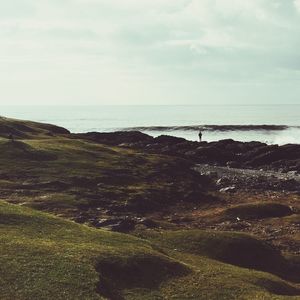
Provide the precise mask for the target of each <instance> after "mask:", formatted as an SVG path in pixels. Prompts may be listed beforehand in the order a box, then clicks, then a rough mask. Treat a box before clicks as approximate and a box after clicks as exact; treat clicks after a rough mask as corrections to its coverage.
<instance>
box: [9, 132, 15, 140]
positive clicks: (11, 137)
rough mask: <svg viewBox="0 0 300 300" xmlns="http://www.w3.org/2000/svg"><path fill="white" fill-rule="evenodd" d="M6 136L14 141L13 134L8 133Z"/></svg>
mask: <svg viewBox="0 0 300 300" xmlns="http://www.w3.org/2000/svg"><path fill="white" fill-rule="evenodd" d="M8 138H9V139H10V140H11V141H12V142H13V141H14V136H13V135H12V133H10V134H9V136H8Z"/></svg>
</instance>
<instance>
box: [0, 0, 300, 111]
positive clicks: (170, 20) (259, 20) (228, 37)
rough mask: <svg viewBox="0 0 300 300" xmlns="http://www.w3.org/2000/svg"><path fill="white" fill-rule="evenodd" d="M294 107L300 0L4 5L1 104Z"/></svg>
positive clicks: (299, 83) (28, 1)
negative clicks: (269, 105)
mask: <svg viewBox="0 0 300 300" xmlns="http://www.w3.org/2000/svg"><path fill="white" fill-rule="evenodd" d="M284 103H295V104H297V103H299V104H300V0H118V1H117V0H10V1H0V104H2V105H3V104H284Z"/></svg>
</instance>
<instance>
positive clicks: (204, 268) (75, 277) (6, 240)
mask: <svg viewBox="0 0 300 300" xmlns="http://www.w3.org/2000/svg"><path fill="white" fill-rule="evenodd" d="M9 134H13V136H14V140H11V139H9V138H8V135H9ZM136 134H137V133H135V135H136ZM129 135H130V134H129ZM96 137H98V135H97V134H96ZM131 137H132V138H134V136H131ZM94 138H95V134H92V137H91V136H88V138H85V135H82V136H81V135H70V134H69V133H68V131H66V130H65V129H63V128H60V127H57V126H52V125H48V124H40V123H35V122H28V121H20V120H13V119H6V118H0V152H1V156H0V253H1V255H0V299H1V300H2V299H3V300H11V299H17V300H27V299H30V300H31V299H72V300H73V299H112V300H122V299H149V300H150V299H151V300H152V299H180V300H181V299H300V287H299V282H300V278H299V274H300V272H299V257H298V256H295V257H291V256H287V255H283V254H282V253H281V252H280V251H278V250H277V249H275V248H273V247H272V246H271V245H269V244H268V243H265V242H264V241H262V240H260V239H258V238H255V237H253V236H251V235H247V234H241V233H236V232H223V231H219V232H217V231H211V230H191V229H189V228H188V227H185V229H184V230H183V229H182V228H181V227H180V224H179V225H176V223H175V224H174V223H172V222H173V221H174V220H175V221H176V218H177V219H178V213H179V212H188V213H189V212H190V211H192V212H197V211H198V212H199V211H202V210H203V212H204V215H205V209H206V208H208V209H213V210H216V211H217V212H218V213H217V214H216V215H213V218H216V219H217V220H220V222H223V220H224V221H226V222H227V221H228V220H231V219H236V217H237V216H239V217H242V218H245V219H246V217H247V218H248V219H249V220H250V219H252V218H253V215H255V216H256V215H257V214H258V213H260V214H261V217H262V218H264V222H271V221H270V220H271V219H270V218H271V217H280V216H282V217H283V218H282V219H280V220H282V222H284V223H286V224H294V223H295V222H298V221H297V220H298V219H297V215H290V214H291V213H292V212H289V211H288V212H285V210H286V209H288V208H289V206H279V205H277V204H276V203H271V204H269V205H261V204H259V203H253V204H252V205H250V204H249V205H244V204H243V205H239V204H236V205H233V206H231V207H230V208H229V209H228V208H225V207H223V205H224V203H225V202H224V199H220V198H219V195H216V193H215V192H214V190H213V185H211V181H210V180H209V179H208V178H207V177H205V176H201V175H199V174H198V173H197V172H196V171H194V170H193V169H192V167H193V165H192V164H191V162H189V161H187V160H184V159H180V158H178V157H171V156H165V155H156V154H146V153H144V152H143V151H142V150H133V149H130V148H125V147H117V146H113V145H112V144H111V143H110V144H107V145H104V144H101V143H99V140H97V139H96V138H95V141H94V140H93V139H94ZM106 138H109V139H111V138H112V136H110V135H109V136H108V137H107V136H106ZM122 138H123V135H122V133H118V139H120V140H122ZM126 138H127V137H126ZM110 142H111V141H110ZM220 207H221V209H220ZM282 210H283V213H282ZM278 211H279V212H280V213H278ZM149 215H150V217H154V219H155V222H156V223H155V226H144V227H143V226H140V227H139V226H136V227H135V230H133V229H131V230H128V231H126V232H130V233H131V234H123V233H116V232H110V231H105V230H101V229H96V228H95V227H97V224H99V223H101V222H103V220H104V222H105V220H106V219H109V218H120V217H122V218H135V219H143V218H144V217H145V216H146V217H148V216H149ZM207 216H209V214H208V215H207ZM168 218H170V220H171V221H170V222H166V221H165V220H166V219H168ZM72 220H74V221H76V222H77V223H75V222H73V221H72ZM172 220H173V221H172ZM150 221H151V220H150ZM164 222H165V223H164ZM150 223H151V222H150ZM152 225H153V224H152ZM270 226H272V225H270ZM153 227H154V228H155V229H153ZM167 228H169V229H170V228H171V229H173V231H170V230H166V229H167ZM178 229H180V230H178Z"/></svg>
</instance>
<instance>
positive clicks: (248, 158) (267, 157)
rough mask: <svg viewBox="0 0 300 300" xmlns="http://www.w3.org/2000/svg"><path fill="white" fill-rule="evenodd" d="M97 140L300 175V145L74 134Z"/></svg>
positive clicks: (201, 160)
mask: <svg viewBox="0 0 300 300" xmlns="http://www.w3.org/2000/svg"><path fill="white" fill-rule="evenodd" d="M73 136H74V137H80V138H84V139H88V140H92V141H93V142H97V143H103V144H108V145H115V146H122V147H129V148H134V149H139V150H143V151H146V152H148V153H155V154H164V155H171V156H177V157H181V158H185V159H188V160H190V161H192V162H194V163H195V164H205V163H206V164H210V165H217V166H228V167H233V168H245V169H257V170H260V169H263V170H272V171H278V172H283V173H288V172H291V173H294V174H299V172H300V145H299V144H286V145H282V146H279V145H267V144H265V143H261V142H255V141H253V142H239V141H234V140H231V139H226V140H220V141H216V142H205V141H204V142H191V141H187V140H185V139H183V138H178V137H173V136H167V135H161V136H159V137H156V138H153V137H151V136H150V135H147V134H144V133H141V132H139V131H132V132H126V131H125V132H114V133H98V132H90V133H85V134H78V135H73Z"/></svg>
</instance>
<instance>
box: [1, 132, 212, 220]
mask: <svg viewBox="0 0 300 300" xmlns="http://www.w3.org/2000/svg"><path fill="white" fill-rule="evenodd" d="M0 151H1V154H2V155H1V157H0V168H1V170H2V172H0V191H1V190H2V191H5V193H6V194H7V195H8V196H7V197H6V199H8V200H9V201H12V202H13V203H22V204H25V205H28V206H32V207H35V208H40V209H43V210H47V211H50V212H57V211H60V213H61V214H65V215H66V216H72V213H73V212H74V211H82V210H86V209H89V208H98V207H102V208H105V207H109V206H111V205H113V206H115V207H117V206H118V207H119V208H120V210H122V211H126V210H127V211H135V212H136V211H138V212H144V211H147V212H149V211H151V210H152V211H154V210H158V209H160V208H161V207H166V206H168V205H170V204H174V203H178V202H180V201H183V200H185V201H196V202H199V203H201V202H203V201H204V202H205V201H208V200H206V198H207V199H209V197H206V196H205V195H204V194H203V192H205V191H206V190H207V184H206V181H205V180H204V179H199V175H198V174H197V173H196V172H193V171H191V170H190V168H191V166H190V164H189V163H188V162H186V161H184V160H181V159H178V158H171V157H167V156H159V155H149V154H145V153H140V152H137V151H134V150H130V149H122V148H118V147H109V146H105V145H99V144H95V143H93V142H88V141H83V140H76V139H69V138H66V137H51V138H43V139H26V140H18V141H14V142H12V141H7V140H2V141H0ZM178 165H180V168H178ZM8 190H10V191H11V193H9V191H8ZM191 190H192V191H193V195H192V196H191V197H189V199H187V198H185V197H186V195H187V194H188V193H189V192H190V191H191ZM49 194H50V196H49ZM54 194H58V195H59V196H58V200H57V201H56V200H55V199H53V195H54ZM62 194H64V195H65V197H62V196H61V195H62ZM11 195H12V197H11ZM51 195H52V196H51ZM39 199H45V201H44V204H43V203H42V201H40V200H39ZM64 199H65V200H64ZM47 203H49V205H47Z"/></svg>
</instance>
